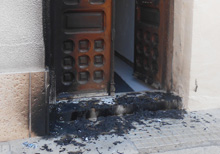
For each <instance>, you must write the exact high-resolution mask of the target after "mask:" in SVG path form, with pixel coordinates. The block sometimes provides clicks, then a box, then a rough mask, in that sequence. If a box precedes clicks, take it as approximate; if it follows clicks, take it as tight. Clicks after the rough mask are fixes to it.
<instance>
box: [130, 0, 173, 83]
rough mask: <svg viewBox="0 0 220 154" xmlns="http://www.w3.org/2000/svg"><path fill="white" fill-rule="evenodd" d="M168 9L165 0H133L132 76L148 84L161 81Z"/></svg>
mask: <svg viewBox="0 0 220 154" xmlns="http://www.w3.org/2000/svg"><path fill="white" fill-rule="evenodd" d="M168 11H169V0H136V19H135V66H134V75H135V76H136V77H137V78H139V79H141V80H143V81H144V82H146V83H148V84H150V85H152V84H153V83H157V84H156V85H158V84H159V85H160V84H161V83H162V73H163V63H164V57H165V56H166V55H165V49H166V48H165V46H166V44H165V43H166V41H165V40H166V34H167V30H168V29H167V23H168V20H167V19H168ZM159 87H160V86H159Z"/></svg>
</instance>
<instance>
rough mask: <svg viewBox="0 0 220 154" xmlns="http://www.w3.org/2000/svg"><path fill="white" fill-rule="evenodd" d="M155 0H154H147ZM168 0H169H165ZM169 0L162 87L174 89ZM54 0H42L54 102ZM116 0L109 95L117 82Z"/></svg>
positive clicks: (171, 2) (171, 1) (113, 16)
mask: <svg viewBox="0 0 220 154" xmlns="http://www.w3.org/2000/svg"><path fill="white" fill-rule="evenodd" d="M146 1H149V2H150V1H153V0H146ZM163 1H167V0H163ZM168 1H169V8H168V9H169V11H168V14H167V16H168V20H167V22H166V29H167V31H166V34H165V35H166V36H165V38H166V39H165V41H166V42H165V46H164V47H165V53H164V55H165V56H164V60H163V68H162V69H163V73H162V79H163V80H162V85H161V86H162V89H163V90H167V91H172V90H173V87H172V58H173V38H174V35H173V34H174V0H168ZM52 2H53V0H45V1H42V7H43V19H42V20H43V37H44V44H45V67H46V69H47V70H49V83H50V95H51V96H50V98H51V100H50V102H51V101H52V102H54V101H55V98H56V77H55V68H54V53H53V48H52V46H51V43H52V38H53V34H52V32H51V30H52V29H51V26H52V23H53V21H52V18H51V12H52V11H53V8H51V3H52ZM115 2H116V0H112V3H113V4H112V38H111V41H112V42H111V43H112V44H111V77H110V83H109V88H108V89H109V91H108V92H109V95H114V94H115V82H114V55H115V53H114V52H115V44H114V39H115V9H116V6H115V4H116V3H115ZM134 11H135V10H134Z"/></svg>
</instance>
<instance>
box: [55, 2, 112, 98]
mask: <svg viewBox="0 0 220 154" xmlns="http://www.w3.org/2000/svg"><path fill="white" fill-rule="evenodd" d="M111 12H112V0H53V1H52V17H51V18H52V27H53V29H52V39H53V41H52V42H53V43H52V46H53V52H54V68H55V74H56V89H57V93H58V94H59V93H66V92H67V93H80V94H82V93H90V92H100V93H101V92H104V93H107V92H108V90H109V83H110V75H111V71H110V70H111V68H110V64H111V57H110V56H111V22H112V21H111V20H112V14H111Z"/></svg>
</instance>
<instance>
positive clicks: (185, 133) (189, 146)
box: [0, 109, 220, 154]
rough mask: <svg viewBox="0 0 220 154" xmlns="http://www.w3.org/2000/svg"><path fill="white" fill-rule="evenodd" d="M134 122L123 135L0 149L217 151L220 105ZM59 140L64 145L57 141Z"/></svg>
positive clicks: (131, 153)
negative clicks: (211, 108) (133, 127)
mask: <svg viewBox="0 0 220 154" xmlns="http://www.w3.org/2000/svg"><path fill="white" fill-rule="evenodd" d="M134 126H135V127H136V129H133V130H131V131H129V132H128V133H127V134H125V135H124V136H116V135H104V136H103V135H102V136H100V137H99V138H98V139H97V140H87V139H86V140H85V141H82V140H81V139H79V138H78V139H77V138H71V137H70V136H62V137H57V138H50V139H42V138H39V137H38V138H32V139H24V140H16V141H10V142H3V143H0V153H1V154H44V153H45V154H47V153H53V154H59V153H60V154H81V153H83V154H138V153H140V154H144V153H162V154H187V153H189V154H195V153H199V154H201V153H202V154H206V153H209V154H215V153H216V154H217V153H220V109H216V110H207V111H198V112H190V113H187V114H185V115H184V118H183V119H171V118H156V119H155V118H153V119H148V120H145V121H143V124H138V123H136V124H135V123H134ZM70 138H71V139H70ZM69 139H70V140H71V142H70V140H69ZM54 141H56V142H54ZM57 143H58V144H59V145H57ZM60 143H62V144H66V145H60ZM69 143H71V144H69Z"/></svg>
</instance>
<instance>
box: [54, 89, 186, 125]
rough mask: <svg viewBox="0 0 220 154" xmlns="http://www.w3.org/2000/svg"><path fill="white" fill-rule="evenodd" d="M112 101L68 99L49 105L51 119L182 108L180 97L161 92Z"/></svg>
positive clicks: (87, 117) (119, 97) (63, 119)
mask: <svg viewBox="0 0 220 154" xmlns="http://www.w3.org/2000/svg"><path fill="white" fill-rule="evenodd" d="M112 103H113V104H111V102H109V104H101V105H100V100H96V99H91V100H89V101H80V102H79V103H72V102H71V101H68V102H67V103H59V104H56V105H51V106H50V111H51V120H53V119H56V120H59V121H74V120H77V119H81V118H84V119H89V118H92V117H94V118H97V117H107V116H114V115H126V114H133V113H136V112H140V111H145V110H149V111H157V110H168V109H181V108H182V100H181V98H180V97H178V96H176V95H174V94H171V93H163V92H145V93H129V94H126V95H123V96H118V97H116V98H115V99H113V100H112Z"/></svg>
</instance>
